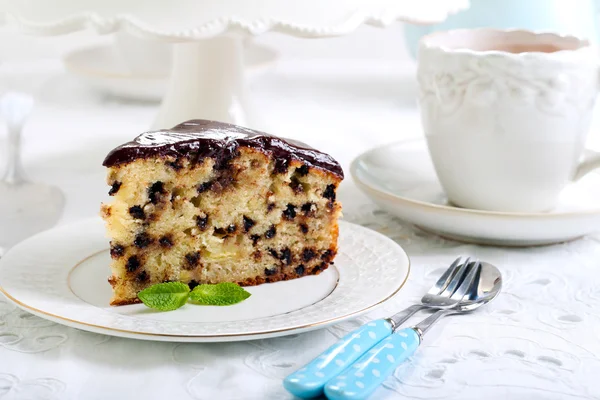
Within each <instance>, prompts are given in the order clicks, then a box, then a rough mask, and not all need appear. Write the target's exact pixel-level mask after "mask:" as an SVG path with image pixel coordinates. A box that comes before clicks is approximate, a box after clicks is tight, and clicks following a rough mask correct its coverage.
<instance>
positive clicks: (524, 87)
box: [418, 29, 600, 212]
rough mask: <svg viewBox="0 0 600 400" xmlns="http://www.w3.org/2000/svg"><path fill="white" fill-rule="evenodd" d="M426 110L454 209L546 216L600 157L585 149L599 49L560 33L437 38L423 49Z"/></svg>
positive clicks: (485, 32)
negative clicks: (563, 193) (544, 213)
mask: <svg viewBox="0 0 600 400" xmlns="http://www.w3.org/2000/svg"><path fill="white" fill-rule="evenodd" d="M418 59H419V66H418V81H419V86H420V95H419V105H420V108H421V118H422V122H423V127H424V130H425V135H426V138H427V143H428V147H429V152H430V154H431V158H432V160H433V163H434V166H435V169H436V172H437V175H438V178H439V180H440V182H441V184H442V186H443V188H444V190H445V191H446V194H447V196H448V199H449V200H450V201H451V202H452V203H454V204H456V205H458V206H460V207H466V208H473V209H481V210H491V211H514V212H542V211H549V210H551V209H552V208H554V206H555V205H556V203H557V201H558V196H559V194H560V192H561V191H562V189H563V188H564V187H565V186H566V185H567V184H568V183H569V182H570V181H572V180H576V179H579V178H580V177H582V176H583V175H585V174H586V173H588V172H590V171H591V170H592V169H594V168H597V167H600V155H599V154H596V153H591V152H587V153H586V155H585V157H584V155H583V153H584V144H585V139H586V136H587V133H588V130H589V126H590V121H591V118H592V113H593V108H594V103H595V99H596V94H597V91H598V87H599V72H600V64H599V62H598V55H597V49H595V48H594V47H592V46H590V44H589V43H588V42H587V41H585V40H581V39H577V38H575V37H571V36H559V35H556V34H552V33H534V32H529V31H519V30H512V31H503V30H494V29H474V30H456V31H448V32H438V33H434V34H432V35H429V36H425V37H424V38H422V39H421V42H420V44H419V54H418Z"/></svg>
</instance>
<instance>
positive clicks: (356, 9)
mask: <svg viewBox="0 0 600 400" xmlns="http://www.w3.org/2000/svg"><path fill="white" fill-rule="evenodd" d="M468 5H469V2H468V0H419V1H411V0H327V1H324V0H303V1H297V0H255V1H247V0H172V1H170V2H148V1H146V0H119V1H116V0H53V1H47V0H29V1H26V2H25V1H21V0H0V22H2V21H7V22H9V23H12V24H14V25H15V26H17V27H18V28H19V29H21V30H22V31H23V32H26V33H30V34H37V35H58V34H66V33H70V32H74V31H78V30H84V29H93V30H95V31H97V32H98V33H101V34H105V33H112V32H119V31H123V32H127V33H129V34H132V35H135V36H138V37H141V38H146V39H149V40H162V41H168V42H172V43H175V45H174V46H173V47H174V49H173V51H174V57H173V68H172V72H171V78H170V83H169V86H168V89H167V91H166V94H165V96H164V98H163V102H162V105H161V107H160V110H159V112H158V115H157V116H156V119H155V121H154V124H153V128H170V127H172V126H174V125H176V124H178V123H180V122H181V121H185V120H188V119H193V118H204V119H213V120H220V121H224V122H231V123H236V124H240V125H245V126H249V127H255V128H256V118H255V114H254V113H253V110H252V107H251V106H250V105H249V102H248V96H247V94H246V92H245V84H244V78H243V76H244V75H243V73H242V72H243V71H242V68H243V59H242V57H243V55H242V54H243V53H242V46H241V43H242V40H243V38H244V37H248V36H256V35H259V34H262V33H266V32H277V33H283V34H286V35H291V36H296V37H306V38H322V37H332V36H340V35H346V34H349V33H352V32H354V31H355V30H356V29H357V28H358V27H360V26H362V25H364V24H368V25H373V26H377V27H387V26H389V25H391V24H392V23H394V22H396V21H405V22H409V23H422V24H428V23H430V24H433V23H439V22H442V21H443V20H445V19H446V18H447V17H448V15H450V14H452V13H455V12H457V11H459V10H462V9H465V8H467V7H468Z"/></svg>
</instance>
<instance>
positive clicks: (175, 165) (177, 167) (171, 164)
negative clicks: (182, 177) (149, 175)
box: [167, 160, 183, 171]
mask: <svg viewBox="0 0 600 400" xmlns="http://www.w3.org/2000/svg"><path fill="white" fill-rule="evenodd" d="M167 165H168V166H169V167H171V168H173V169H174V170H175V171H179V170H180V169H181V168H183V166H182V165H181V163H180V161H179V160H176V161H171V162H168V163H167Z"/></svg>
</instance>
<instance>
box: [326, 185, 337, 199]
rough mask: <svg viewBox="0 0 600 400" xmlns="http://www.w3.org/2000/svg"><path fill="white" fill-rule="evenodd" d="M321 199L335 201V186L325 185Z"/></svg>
mask: <svg viewBox="0 0 600 400" xmlns="http://www.w3.org/2000/svg"><path fill="white" fill-rule="evenodd" d="M323 197H325V198H326V199H329V200H331V201H335V185H327V187H326V188H325V191H324V192H323Z"/></svg>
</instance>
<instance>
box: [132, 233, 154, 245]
mask: <svg viewBox="0 0 600 400" xmlns="http://www.w3.org/2000/svg"><path fill="white" fill-rule="evenodd" d="M152 242H153V239H152V238H151V237H150V235H148V234H147V233H145V232H144V233H140V234H139V235H137V236H136V237H135V240H134V241H133V244H134V245H135V246H136V247H137V248H140V249H143V248H145V247H148V246H149V245H150V244H151V243H152Z"/></svg>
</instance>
